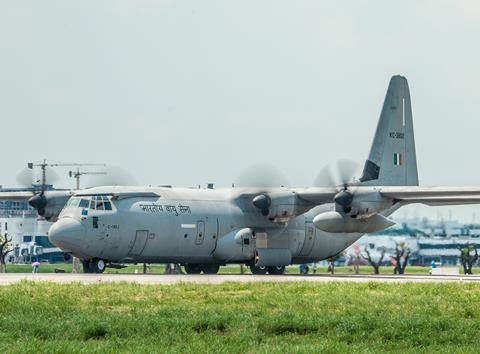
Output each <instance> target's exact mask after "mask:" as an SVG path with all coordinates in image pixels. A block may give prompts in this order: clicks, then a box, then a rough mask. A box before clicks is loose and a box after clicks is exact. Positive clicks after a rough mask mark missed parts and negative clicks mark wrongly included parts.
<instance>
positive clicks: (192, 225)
mask: <svg viewBox="0 0 480 354" xmlns="http://www.w3.org/2000/svg"><path fill="white" fill-rule="evenodd" d="M196 228H197V224H182V229H196Z"/></svg>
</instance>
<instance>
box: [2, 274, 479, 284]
mask: <svg viewBox="0 0 480 354" xmlns="http://www.w3.org/2000/svg"><path fill="white" fill-rule="evenodd" d="M24 280H26V281H40V282H52V283H59V284H65V283H82V284H98V283H112V282H113V283H119V282H126V283H137V284H157V285H172V284H180V283H193V284H222V283H226V282H241V283H255V282H295V281H297V282H298V281H300V282H315V283H329V282H353V283H365V282H384V283H447V282H480V276H475V275H472V276H440V275H438V276H437V275H433V276H432V275H251V274H248V275H235V274H228V275H223V274H222V275H203V274H202V275H183V274H182V275H167V274H165V275H154V274H69V273H67V274H54V273H52V274H47V273H38V274H30V273H7V274H2V275H0V285H9V284H15V283H18V282H21V281H24Z"/></svg>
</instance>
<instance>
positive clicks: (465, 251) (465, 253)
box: [459, 244, 478, 274]
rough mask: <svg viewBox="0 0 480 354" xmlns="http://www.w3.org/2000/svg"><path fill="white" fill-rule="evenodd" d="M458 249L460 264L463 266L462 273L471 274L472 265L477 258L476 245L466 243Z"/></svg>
mask: <svg viewBox="0 0 480 354" xmlns="http://www.w3.org/2000/svg"><path fill="white" fill-rule="evenodd" d="M459 250H460V262H461V263H462V266H463V273H464V274H473V273H472V267H473V265H474V264H475V262H476V261H477V260H478V250H477V247H475V246H473V245H468V244H467V245H466V246H465V247H460V248H459ZM472 253H473V254H472Z"/></svg>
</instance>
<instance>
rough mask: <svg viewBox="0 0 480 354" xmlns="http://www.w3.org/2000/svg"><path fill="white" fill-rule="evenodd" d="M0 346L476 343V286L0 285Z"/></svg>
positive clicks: (457, 346)
mask: <svg viewBox="0 0 480 354" xmlns="http://www.w3.org/2000/svg"><path fill="white" fill-rule="evenodd" d="M0 304H1V307H0V318H1V321H0V352H5V353H15V352H32V353H33V352H35V353H38V352H51V353H65V352H88V353H90V352H150V353H153V352H181V353H185V352H187V353H197V352H233V353H245V352H276V353H285V352H289V353H293V352H295V353H298V352H305V353H307V352H308V353H318V352H332V353H333V352H364V353H367V352H368V353H372V352H384V351H396V352H410V353H418V352H423V353H432V352H443V353H464V352H471V353H473V352H478V340H479V336H480V312H479V309H480V305H479V304H480V285H477V284H472V283H467V284H465V283H463V284H462V283H460V284H458V283H457V284H414V283H409V284H382V283H367V284H352V283H326V284H312V283H282V284H280V283H278V284H277V283H256V284H238V283H227V284H223V285H174V286H153V285H152V286H145V285H143V286H142V285H135V284H97V285H80V284H70V285H58V284H49V283H29V282H23V283H19V284H16V285H11V286H4V287H0Z"/></svg>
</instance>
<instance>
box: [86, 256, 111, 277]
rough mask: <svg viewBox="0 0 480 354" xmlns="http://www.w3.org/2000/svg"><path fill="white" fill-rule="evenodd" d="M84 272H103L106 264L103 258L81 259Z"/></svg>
mask: <svg viewBox="0 0 480 354" xmlns="http://www.w3.org/2000/svg"><path fill="white" fill-rule="evenodd" d="M82 265H83V272H84V273H103V272H104V271H105V268H107V264H106V263H105V261H104V260H103V259H98V258H94V259H91V260H89V261H82Z"/></svg>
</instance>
